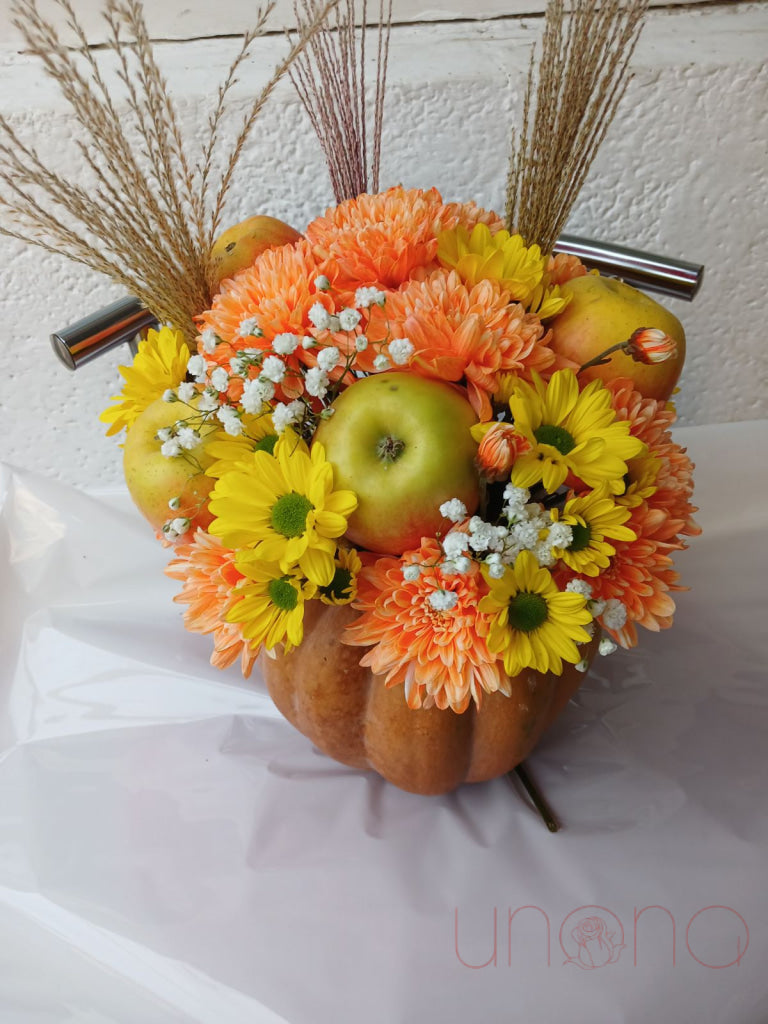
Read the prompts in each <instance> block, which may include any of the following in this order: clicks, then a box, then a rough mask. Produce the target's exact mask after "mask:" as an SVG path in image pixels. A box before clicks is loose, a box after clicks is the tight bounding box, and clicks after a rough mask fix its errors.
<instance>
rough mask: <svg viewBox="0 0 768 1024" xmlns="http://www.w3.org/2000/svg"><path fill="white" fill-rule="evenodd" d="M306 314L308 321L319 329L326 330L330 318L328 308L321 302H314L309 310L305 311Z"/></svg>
mask: <svg viewBox="0 0 768 1024" xmlns="http://www.w3.org/2000/svg"><path fill="white" fill-rule="evenodd" d="M307 316H308V317H309V322H310V323H311V324H312V325H313V326H314V327H316V328H317V329H318V330H319V331H324V330H326V329H327V327H328V324H329V322H330V319H331V317H330V315H329V313H328V310H327V309H326V308H325V306H324V305H323V304H322V302H316V303H315V304H314V306H312V307H311V309H310V310H309V313H307Z"/></svg>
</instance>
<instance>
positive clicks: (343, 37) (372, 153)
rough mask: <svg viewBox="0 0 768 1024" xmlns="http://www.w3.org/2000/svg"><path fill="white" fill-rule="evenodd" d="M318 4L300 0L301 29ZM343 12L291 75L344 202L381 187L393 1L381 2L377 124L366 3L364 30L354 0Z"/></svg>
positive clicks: (348, 1) (339, 199)
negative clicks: (368, 68) (369, 81)
mask: <svg viewBox="0 0 768 1024" xmlns="http://www.w3.org/2000/svg"><path fill="white" fill-rule="evenodd" d="M317 6H318V0H300V2H297V3H296V4H295V5H294V10H295V12H296V20H297V23H298V25H299V26H300V27H301V26H303V25H306V24H307V23H308V21H309V19H311V18H312V17H313V16H315V15H316V11H317ZM340 11H341V13H337V17H336V22H335V25H334V26H330V25H327V24H326V26H325V27H324V28H323V29H322V30H321V31H320V32H318V33H317V35H316V36H315V37H314V38H313V40H312V42H311V44H310V46H309V47H307V49H306V51H305V52H304V54H303V55H302V57H301V59H299V60H297V61H296V63H295V64H294V66H293V68H292V69H291V72H290V77H291V81H292V82H293V85H294V87H295V89H296V92H297V93H298V95H299V98H300V99H301V102H302V105H303V106H304V109H305V110H306V112H307V114H308V116H309V120H310V123H311V125H312V127H313V129H314V131H315V134H316V135H317V137H318V140H319V142H320V146H321V148H322V150H323V155H324V156H325V161H326V163H327V165H328V172H329V174H330V178H331V187H332V188H333V193H334V196H335V197H336V201H337V202H339V203H340V202H343V200H345V199H351V198H354V197H355V196H358V195H360V194H361V193H362V192H367V191H373V192H376V191H378V189H379V178H380V169H381V135H382V129H383V121H384V95H385V91H386V79H387V66H388V59H389V37H390V31H391V26H392V0H379V18H378V40H377V47H376V91H375V98H374V108H373V123H372V124H371V123H370V122H369V117H368V97H367V88H366V76H365V65H366V29H367V26H368V4H367V0H363V3H362V10H361V27H360V30H359V32H358V31H357V29H356V27H355V4H354V0H346V2H345V5H344V7H343V8H340Z"/></svg>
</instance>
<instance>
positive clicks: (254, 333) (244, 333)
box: [238, 316, 264, 338]
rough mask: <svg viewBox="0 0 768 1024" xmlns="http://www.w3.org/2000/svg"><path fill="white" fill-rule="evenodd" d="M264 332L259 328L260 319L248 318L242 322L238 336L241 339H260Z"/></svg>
mask: <svg viewBox="0 0 768 1024" xmlns="http://www.w3.org/2000/svg"><path fill="white" fill-rule="evenodd" d="M263 333H264V332H263V331H262V330H261V328H260V327H259V321H258V318H257V317H255V316H247V317H245V319H244V320H241V321H240V326H239V327H238V334H239V335H240V337H241V338H260V337H261V336H262V334H263Z"/></svg>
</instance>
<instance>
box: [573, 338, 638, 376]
mask: <svg viewBox="0 0 768 1024" xmlns="http://www.w3.org/2000/svg"><path fill="white" fill-rule="evenodd" d="M628 344H629V342H628V341H620V342H619V343H618V345H611V347H610V348H607V349H606V350H605V351H604V352H601V353H600V355H599V356H595V358H594V359H590V360H589V362H587V363H583V364H582V365H581V366H580V367H579V368H578V370H577V371H576V373H577V374H578V373H581V371H582V370H587V369H589V367H590V366H604V365H605V364H606V363H609V362H610V359H608V358H607V357H608V356H610V355H612V354H613V353H614V352H618V351H619V349H622V348H626V346H627V345H628Z"/></svg>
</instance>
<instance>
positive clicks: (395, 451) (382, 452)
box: [376, 435, 405, 462]
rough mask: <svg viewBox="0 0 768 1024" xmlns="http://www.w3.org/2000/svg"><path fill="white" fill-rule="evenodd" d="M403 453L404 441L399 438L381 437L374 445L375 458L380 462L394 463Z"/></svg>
mask: <svg viewBox="0 0 768 1024" xmlns="http://www.w3.org/2000/svg"><path fill="white" fill-rule="evenodd" d="M404 451H405V441H401V440H400V438H399V437H392V436H391V435H387V437H382V438H381V440H380V441H379V443H378V444H377V445H376V458H377V459H379V460H380V461H381V462H396V461H397V460H398V459H399V458H400V456H401V455H402V454H403V452H404Z"/></svg>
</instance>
